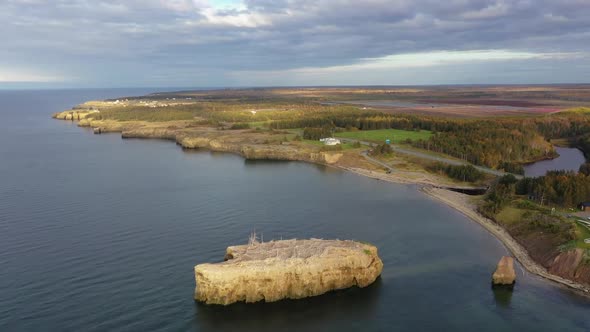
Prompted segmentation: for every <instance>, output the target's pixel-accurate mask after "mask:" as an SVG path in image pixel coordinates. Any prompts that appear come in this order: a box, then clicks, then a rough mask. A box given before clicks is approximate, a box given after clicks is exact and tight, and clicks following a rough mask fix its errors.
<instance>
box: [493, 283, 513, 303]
mask: <svg viewBox="0 0 590 332" xmlns="http://www.w3.org/2000/svg"><path fill="white" fill-rule="evenodd" d="M492 292H493V293H494V301H496V304H497V305H498V306H499V307H503V308H510V303H511V302H512V294H513V292H514V289H513V287H494V286H493V285H492Z"/></svg>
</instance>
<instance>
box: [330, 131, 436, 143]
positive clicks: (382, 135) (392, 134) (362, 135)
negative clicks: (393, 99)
mask: <svg viewBox="0 0 590 332" xmlns="http://www.w3.org/2000/svg"><path fill="white" fill-rule="evenodd" d="M334 136H335V137H342V138H352V139H358V140H361V141H369V142H379V143H381V142H385V140H386V139H390V140H391V142H392V143H403V142H404V141H405V140H406V139H408V138H409V139H411V140H413V141H417V140H419V139H423V140H426V139H428V138H429V137H430V136H432V132H430V131H428V130H420V131H412V130H399V129H380V130H355V131H345V132H341V133H334Z"/></svg>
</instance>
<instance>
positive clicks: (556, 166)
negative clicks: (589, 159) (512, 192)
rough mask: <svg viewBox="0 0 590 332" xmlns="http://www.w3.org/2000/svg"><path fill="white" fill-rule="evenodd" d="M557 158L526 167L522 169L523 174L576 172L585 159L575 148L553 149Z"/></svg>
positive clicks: (538, 174)
mask: <svg viewBox="0 0 590 332" xmlns="http://www.w3.org/2000/svg"><path fill="white" fill-rule="evenodd" d="M555 150H556V151H557V153H558V154H559V157H557V158H555V159H551V160H542V161H538V162H536V163H532V164H529V165H526V166H525V167H524V174H525V175H526V176H531V177H534V176H543V175H545V174H546V173H547V171H554V170H565V171H574V172H577V171H578V169H579V168H580V165H582V164H583V163H584V162H586V158H584V154H583V153H582V151H580V150H579V149H576V148H562V147H557V146H556V147H555Z"/></svg>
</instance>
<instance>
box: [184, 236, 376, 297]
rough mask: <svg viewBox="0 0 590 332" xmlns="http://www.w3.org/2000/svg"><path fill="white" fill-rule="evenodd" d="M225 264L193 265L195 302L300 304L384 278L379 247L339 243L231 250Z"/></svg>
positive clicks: (314, 241) (291, 243) (295, 242)
mask: <svg viewBox="0 0 590 332" xmlns="http://www.w3.org/2000/svg"><path fill="white" fill-rule="evenodd" d="M225 258H226V261H225V262H222V263H217V264H209V263H205V264H199V265H197V266H195V280H196V289H195V299H196V300H197V301H201V302H205V303H207V304H223V305H227V304H231V303H234V302H240V301H245V302H257V301H266V302H274V301H278V300H281V299H300V298H304V297H310V296H316V295H321V294H324V293H326V292H329V291H332V290H337V289H344V288H349V287H353V286H358V287H366V286H368V285H370V284H371V283H373V282H374V281H375V280H376V279H377V277H379V275H380V274H381V270H382V269H383V262H382V261H381V259H380V258H379V256H378V254H377V248H376V247H375V246H372V245H369V244H364V243H360V242H355V241H341V240H320V239H310V240H295V239H292V240H280V241H271V242H266V243H253V244H248V245H240V246H232V247H228V248H227V251H226V256H225Z"/></svg>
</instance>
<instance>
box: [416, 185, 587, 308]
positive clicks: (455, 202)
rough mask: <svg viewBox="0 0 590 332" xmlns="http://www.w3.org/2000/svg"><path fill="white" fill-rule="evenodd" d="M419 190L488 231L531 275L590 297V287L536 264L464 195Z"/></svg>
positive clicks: (521, 247)
mask: <svg viewBox="0 0 590 332" xmlns="http://www.w3.org/2000/svg"><path fill="white" fill-rule="evenodd" d="M419 190H420V191H422V192H423V193H425V194H426V195H427V196H429V197H431V198H433V199H436V200H438V201H439V202H442V203H444V204H445V205H447V206H449V207H451V208H453V209H455V210H456V211H458V212H461V213H462V214H463V215H464V216H466V217H468V218H469V219H471V220H472V221H475V222H476V223H478V224H479V225H480V226H482V227H483V228H484V229H485V230H486V231H488V232H489V233H490V234H492V235H493V236H494V237H495V238H497V239H498V240H499V241H500V242H502V244H503V245H504V246H505V247H506V249H508V251H509V252H510V253H511V254H512V255H514V258H516V259H517V260H518V262H520V264H521V265H522V266H523V268H524V269H525V270H527V271H528V272H529V273H532V274H534V275H537V276H539V277H541V278H544V279H546V280H549V281H552V282H554V283H556V284H559V285H560V286H562V287H567V288H568V289H569V290H573V291H575V292H576V293H577V294H580V295H584V296H586V297H590V287H588V286H586V285H583V284H581V283H577V282H575V281H572V280H569V279H565V278H562V277H560V276H557V275H554V274H551V273H549V272H548V271H547V270H546V269H545V268H544V267H543V266H541V265H539V264H538V263H537V262H535V261H534V260H533V259H532V258H531V257H530V256H529V253H528V251H527V250H526V249H525V248H524V247H523V246H522V245H520V243H518V242H517V241H516V239H514V238H513V237H512V236H511V235H510V234H509V233H508V232H507V231H506V230H505V229H504V228H502V227H501V226H499V225H498V224H496V223H495V222H493V221H492V220H491V219H488V218H486V217H484V216H482V215H481V214H480V213H479V212H477V211H476V210H475V209H474V207H473V206H472V205H471V204H470V203H469V202H466V197H462V196H465V195H464V194H460V193H455V192H451V191H449V190H445V189H440V188H434V187H421V188H420V189H419ZM461 195H462V196H461Z"/></svg>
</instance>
